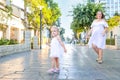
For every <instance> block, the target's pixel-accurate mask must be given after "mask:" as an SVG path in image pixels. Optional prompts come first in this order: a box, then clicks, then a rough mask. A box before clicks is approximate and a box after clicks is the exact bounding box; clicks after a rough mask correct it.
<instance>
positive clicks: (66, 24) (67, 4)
mask: <svg viewBox="0 0 120 80" xmlns="http://www.w3.org/2000/svg"><path fill="white" fill-rule="evenodd" d="M12 1H13V4H15V5H17V6H20V7H22V8H23V7H24V6H23V5H24V4H23V0H12ZM54 1H55V2H57V3H58V5H59V7H60V9H61V13H62V16H61V27H63V28H65V36H69V37H71V35H72V30H70V24H71V22H72V16H68V15H70V14H71V13H69V11H71V10H72V6H75V5H76V4H78V3H82V2H83V0H54Z"/></svg>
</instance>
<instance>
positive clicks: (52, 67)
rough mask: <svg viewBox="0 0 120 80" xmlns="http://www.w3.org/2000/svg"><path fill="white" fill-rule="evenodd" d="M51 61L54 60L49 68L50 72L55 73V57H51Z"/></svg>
mask: <svg viewBox="0 0 120 80" xmlns="http://www.w3.org/2000/svg"><path fill="white" fill-rule="evenodd" d="M51 61H52V65H51V69H49V70H48V73H53V72H54V68H55V58H51Z"/></svg>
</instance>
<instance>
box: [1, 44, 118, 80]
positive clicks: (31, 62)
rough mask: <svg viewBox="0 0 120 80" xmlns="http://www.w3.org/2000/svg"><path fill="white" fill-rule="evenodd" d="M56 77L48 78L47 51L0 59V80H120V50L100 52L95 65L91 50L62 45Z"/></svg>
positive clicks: (83, 47) (51, 75) (49, 63)
mask: <svg viewBox="0 0 120 80" xmlns="http://www.w3.org/2000/svg"><path fill="white" fill-rule="evenodd" d="M66 46H67V50H68V52H67V54H65V55H64V57H63V58H62V60H61V61H60V73H59V74H57V73H54V74H48V73H47V70H48V69H49V68H50V67H51V61H50V58H49V50H48V48H43V49H42V50H37V49H36V50H31V51H29V52H22V53H18V54H13V55H8V56H3V57H1V58H0V80H120V57H119V56H120V54H119V53H120V50H110V49H105V50H104V56H103V60H104V62H103V64H98V63H97V62H96V61H95V60H96V57H97V56H96V54H95V52H94V51H93V49H90V48H88V47H86V46H79V45H66Z"/></svg>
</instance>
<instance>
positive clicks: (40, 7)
mask: <svg viewBox="0 0 120 80" xmlns="http://www.w3.org/2000/svg"><path fill="white" fill-rule="evenodd" d="M42 8H43V6H39V9H40V49H42Z"/></svg>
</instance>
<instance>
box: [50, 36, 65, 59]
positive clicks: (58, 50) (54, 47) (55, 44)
mask: <svg viewBox="0 0 120 80" xmlns="http://www.w3.org/2000/svg"><path fill="white" fill-rule="evenodd" d="M63 53H64V51H63V47H62V46H61V44H60V43H59V41H58V40H57V38H56V37H54V38H52V40H51V48H50V57H58V58H61V57H62V56H63Z"/></svg>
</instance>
